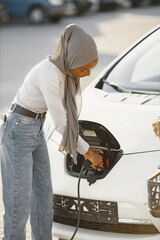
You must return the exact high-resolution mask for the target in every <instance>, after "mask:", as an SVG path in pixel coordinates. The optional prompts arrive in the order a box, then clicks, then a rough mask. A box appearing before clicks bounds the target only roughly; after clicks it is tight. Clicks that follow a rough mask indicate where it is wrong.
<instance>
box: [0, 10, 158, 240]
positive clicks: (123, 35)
mask: <svg viewBox="0 0 160 240" xmlns="http://www.w3.org/2000/svg"><path fill="white" fill-rule="evenodd" d="M154 12H155V14H154ZM158 12H159V13H160V6H157V7H155V8H151V10H150V9H146V10H145V9H144V10H141V9H137V10H133V11H129V12H128V13H124V14H123V12H121V15H120V16H119V17H118V18H116V17H115V18H114V13H102V14H100V13H99V14H98V15H97V16H93V19H92V18H91V17H90V18H89V21H88V22H87V20H86V17H82V18H74V19H69V18H68V19H66V20H65V25H67V24H69V23H70V22H76V23H79V24H80V25H82V26H83V25H85V26H86V28H87V26H88V25H87V24H89V23H91V25H92V26H93V25H94V24H93V21H98V22H96V25H97V28H98V30H99V33H100V34H99V36H95V38H94V39H95V41H96V44H97V46H98V51H99V53H100V54H101V55H102V54H103V56H104V55H105V54H106V55H108V56H116V55H118V54H119V53H121V52H122V51H123V50H124V49H125V48H127V47H128V46H129V45H130V44H132V43H133V42H134V41H135V40H137V39H138V38H139V37H141V36H142V35H143V34H144V33H146V32H147V31H149V30H150V29H152V28H153V27H155V26H156V25H158V24H159V23H160V15H159V14H157V13H158ZM105 14H106V15H107V14H108V16H109V18H111V19H110V20H109V21H105V17H104V15H105ZM112 15H113V17H112ZM12 27H13V28H14V25H13V26H12ZM90 27H91V26H90ZM19 28H20V27H18V29H19ZM93 28H94V27H93ZM45 29H47V26H46V27H45ZM90 29H92V27H91V28H90ZM1 30H2V32H3V33H5V34H4V35H3V37H2V35H1V40H2V41H1V47H2V46H3V49H4V50H3V52H2V55H4V58H3V56H2V55H1V57H2V59H3V62H1V63H2V64H3V66H2V64H1V70H2V69H3V73H4V74H3V76H4V79H3V80H4V85H3V86H4V89H3V90H4V92H5V94H2V87H1V89H0V91H1V92H0V95H1V96H2V95H3V96H4V97H6V89H7V91H8V90H9V89H8V87H7V85H5V82H6V79H7V77H5V76H7V75H5V74H6V73H9V71H8V66H7V70H6V72H4V67H5V66H4V64H5V63H7V64H8V61H9V58H8V59H7V57H8V55H7V54H6V53H5V47H6V46H8V45H7V44H6V42H7V41H9V44H10V38H9V36H8V35H7V34H9V33H10V31H11V29H9V28H8V32H7V29H4V28H3V29H1ZM41 31H42V30H41ZM46 31H47V30H46ZM46 39H47V38H46ZM102 43H105V44H102ZM43 44H44V43H43ZM45 45H46V44H45ZM18 47H19V46H18ZM6 48H7V47H6ZM1 50H2V48H1ZM17 51H18V50H17ZM19 52H20V51H19ZM10 54H12V51H10ZM17 59H18V58H17ZM105 59H106V58H105ZM105 59H104V62H103V61H102V59H101V65H103V64H104V65H106V61H105ZM109 60H112V59H109ZM12 63H13V62H12ZM13 65H14V63H13ZM16 65H17V66H18V64H17V63H16ZM101 70H102V68H99V69H98V72H94V77H96V75H97V74H99V72H100V71H101ZM16 71H17V70H16V69H15V73H16ZM11 77H12V76H11ZM94 77H93V75H92V79H94ZM89 82H90V79H89V80H87V81H83V83H82V88H83V89H84V88H85V87H86V86H87V84H88V83H89ZM14 85H15V84H14ZM13 89H14V87H13ZM10 90H12V89H10ZM12 94H14V93H11V95H12ZM8 95H9V94H8ZM6 101H7V98H6V99H5V102H6ZM9 102H10V101H9V100H8V103H9ZM8 103H7V104H8ZM1 107H2V106H1ZM5 107H6V106H5ZM3 108H4V106H3ZM0 111H1V112H2V109H1V110H0ZM0 179H1V178H0ZM1 189H2V186H1V181H0V239H2V234H3V233H2V232H3V212H4V209H3V204H2V193H1V192H2V191H1ZM26 230H27V231H26V233H27V235H26V239H27V240H30V239H31V235H30V225H29V222H28V223H27V228H26ZM53 240H58V239H57V238H55V237H54V236H53Z"/></svg>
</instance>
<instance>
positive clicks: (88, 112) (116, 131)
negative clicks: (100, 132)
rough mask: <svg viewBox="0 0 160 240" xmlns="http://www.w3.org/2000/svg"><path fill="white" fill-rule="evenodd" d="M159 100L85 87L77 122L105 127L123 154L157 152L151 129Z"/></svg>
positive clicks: (157, 112)
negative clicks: (86, 121) (92, 123)
mask: <svg viewBox="0 0 160 240" xmlns="http://www.w3.org/2000/svg"><path fill="white" fill-rule="evenodd" d="M158 97H159V96H158ZM158 97H156V96H155V97H154V96H151V95H143V94H130V93H125V94H124V93H119V92H117V93H115V92H114V93H107V92H105V91H103V90H100V89H97V88H88V89H86V90H85V91H84V92H83V96H82V101H83V104H82V110H81V114H80V119H81V120H88V121H93V122H97V123H100V124H102V125H103V126H104V127H106V128H107V129H108V130H109V131H110V132H111V133H112V134H113V135H114V137H115V138H116V139H117V140H118V142H119V144H120V146H121V148H122V149H123V151H124V153H135V152H142V151H153V150H158V149H160V145H159V143H158V141H157V138H156V135H155V133H154V131H153V126H152V124H153V123H154V122H155V121H157V119H158V116H159V114H160V108H159V105H158V100H157V99H158ZM159 100H160V97H159Z"/></svg>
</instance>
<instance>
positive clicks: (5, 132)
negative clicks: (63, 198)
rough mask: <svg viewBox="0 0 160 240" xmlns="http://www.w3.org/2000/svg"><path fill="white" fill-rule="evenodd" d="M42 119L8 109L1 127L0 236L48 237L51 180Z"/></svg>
mask: <svg viewBox="0 0 160 240" xmlns="http://www.w3.org/2000/svg"><path fill="white" fill-rule="evenodd" d="M43 122H44V120H41V119H34V118H30V117H25V116H23V115H20V114H17V113H9V114H8V116H7V121H6V122H3V124H2V126H1V130H0V150H1V171H2V187H3V202H4V208H5V214H4V218H3V219H4V236H3V238H2V240H25V238H26V233H25V227H26V222H27V220H28V218H29V215H30V223H31V231H32V240H51V239H52V234H51V229H52V221H53V209H52V199H53V193H52V184H51V173H50V164H49V157H48V151H47V146H46V142H45V138H44V132H43V129H42V126H43Z"/></svg>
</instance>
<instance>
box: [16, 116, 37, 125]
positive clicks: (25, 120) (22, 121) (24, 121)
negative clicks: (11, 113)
mask: <svg viewBox="0 0 160 240" xmlns="http://www.w3.org/2000/svg"><path fill="white" fill-rule="evenodd" d="M34 122H35V119H34V118H29V117H21V118H20V119H19V121H18V124H19V125H30V124H33V123H34Z"/></svg>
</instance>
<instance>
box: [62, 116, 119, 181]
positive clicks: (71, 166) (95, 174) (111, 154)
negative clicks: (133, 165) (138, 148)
mask: <svg viewBox="0 0 160 240" xmlns="http://www.w3.org/2000/svg"><path fill="white" fill-rule="evenodd" d="M79 128H80V135H81V137H82V138H83V139H84V140H85V141H87V142H88V143H89V145H90V147H91V148H94V149H101V150H102V151H103V154H102V155H103V166H104V167H103V168H102V169H101V171H98V170H96V169H93V168H92V167H91V166H90V164H89V161H87V162H88V164H87V165H86V164H85V158H84V156H83V155H81V154H78V156H77V162H78V164H75V163H74V161H73V158H72V157H71V156H70V155H69V154H68V155H67V171H68V173H69V174H70V175H71V176H74V177H77V178H78V177H79V173H80V171H81V169H82V167H83V165H84V164H85V167H84V168H83V172H82V173H81V178H86V179H87V181H88V182H89V184H93V183H95V182H96V180H97V179H103V178H104V177H105V176H107V174H108V173H109V172H110V171H111V169H112V168H113V167H114V166H115V165H116V163H117V162H118V161H119V159H120V158H121V156H122V154H123V151H122V149H121V148H120V145H119V143H118V141H117V140H116V139H115V137H114V136H113V135H112V134H111V133H110V132H109V131H108V130H107V129H106V128H105V127H103V126H102V125H100V124H98V123H94V122H89V121H79Z"/></svg>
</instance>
